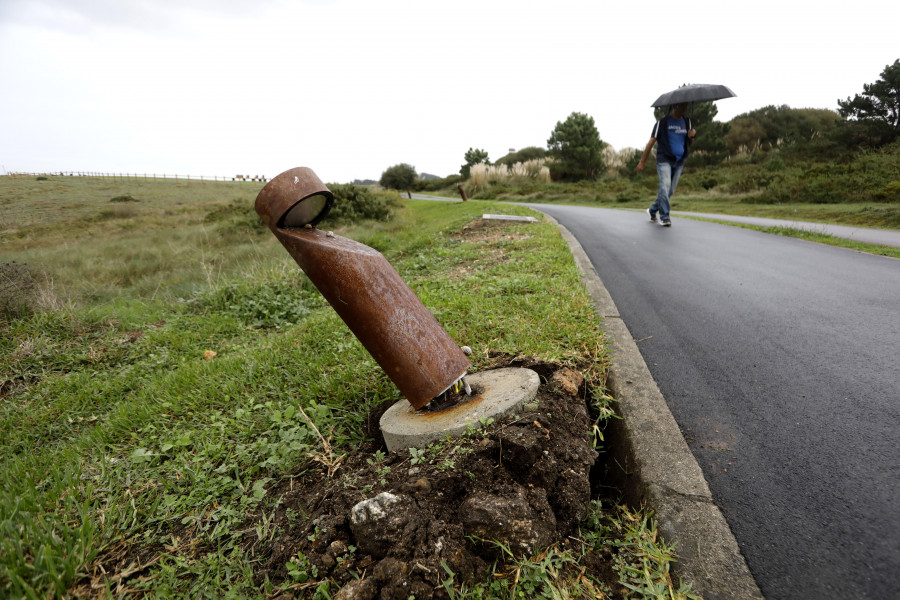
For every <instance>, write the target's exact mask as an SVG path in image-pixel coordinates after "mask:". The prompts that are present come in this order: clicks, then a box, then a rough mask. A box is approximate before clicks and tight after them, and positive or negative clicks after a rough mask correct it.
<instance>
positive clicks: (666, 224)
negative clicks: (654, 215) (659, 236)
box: [659, 219, 672, 227]
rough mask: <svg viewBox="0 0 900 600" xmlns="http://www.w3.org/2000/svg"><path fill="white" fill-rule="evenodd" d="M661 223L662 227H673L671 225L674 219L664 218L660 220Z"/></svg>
mask: <svg viewBox="0 0 900 600" xmlns="http://www.w3.org/2000/svg"><path fill="white" fill-rule="evenodd" d="M659 224H660V225H661V226H662V227H671V226H672V221H670V220H669V219H662V220H661V221H660V222H659Z"/></svg>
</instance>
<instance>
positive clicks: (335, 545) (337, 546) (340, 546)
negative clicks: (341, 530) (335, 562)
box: [327, 540, 349, 558]
mask: <svg viewBox="0 0 900 600" xmlns="http://www.w3.org/2000/svg"><path fill="white" fill-rule="evenodd" d="M348 550H349V549H348V548H347V544H345V543H344V542H342V541H341V540H335V541H333V542H331V544H330V545H329V546H328V551H327V552H328V554H330V555H331V556H333V557H335V558H337V557H338V556H343V555H345V554H347V551H348Z"/></svg>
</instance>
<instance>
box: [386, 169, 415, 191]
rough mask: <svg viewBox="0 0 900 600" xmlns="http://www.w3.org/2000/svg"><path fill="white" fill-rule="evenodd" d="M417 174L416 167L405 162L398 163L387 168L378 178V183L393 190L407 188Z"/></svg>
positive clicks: (411, 184)
mask: <svg viewBox="0 0 900 600" xmlns="http://www.w3.org/2000/svg"><path fill="white" fill-rule="evenodd" d="M418 178H419V176H418V175H417V174H416V168H415V167H414V166H412V165H408V164H406V163H400V164H399V165H394V166H393V167H388V169H387V170H386V171H385V172H384V173H382V174H381V179H379V180H378V183H379V185H381V187H384V188H391V189H394V190H408V189H409V188H411V187H412V186H413V184H414V183H415V182H416V180H417V179H418Z"/></svg>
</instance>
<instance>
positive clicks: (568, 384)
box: [550, 367, 584, 396]
mask: <svg viewBox="0 0 900 600" xmlns="http://www.w3.org/2000/svg"><path fill="white" fill-rule="evenodd" d="M550 380H551V381H554V382H556V383H558V384H559V387H560V388H561V389H562V391H563V392H565V393H566V394H568V395H570V396H576V395H578V388H580V387H581V384H582V383H584V377H583V376H582V375H581V373H579V372H578V371H573V370H572V369H569V368H566V367H563V368H562V369H560V370H558V371H556V372H555V373H553V376H552V377H551V378H550Z"/></svg>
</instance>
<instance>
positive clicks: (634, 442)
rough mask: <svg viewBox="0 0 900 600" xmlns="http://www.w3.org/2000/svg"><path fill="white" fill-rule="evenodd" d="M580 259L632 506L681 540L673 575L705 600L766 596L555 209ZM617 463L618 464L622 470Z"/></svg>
mask: <svg viewBox="0 0 900 600" xmlns="http://www.w3.org/2000/svg"><path fill="white" fill-rule="evenodd" d="M544 216H545V217H547V219H548V220H549V221H550V222H552V223H553V224H555V225H556V226H557V227H558V228H559V230H560V232H561V233H562V236H563V238H564V239H565V240H566V242H567V243H568V244H569V249H570V250H571V251H572V255H573V256H574V258H575V264H576V265H578V268H579V270H580V271H581V274H582V279H583V281H584V284H585V286H586V287H587V291H588V293H589V294H590V296H591V298H592V299H593V301H594V307H595V310H596V312H597V314H598V315H599V316H600V318H601V319H603V329H604V331H605V332H606V336H607V339H608V341H609V342H610V350H611V354H612V363H611V366H610V372H609V376H608V380H607V385H608V387H609V390H610V392H611V393H612V395H613V397H615V398H616V400H618V402H617V403H616V405H617V411H618V413H619V416H621V417H622V418H621V419H613V422H612V423H611V426H610V431H608V434H607V441H608V445H609V446H610V447H611V448H612V458H613V461H612V462H611V464H613V465H616V467H613V468H612V469H611V473H610V475H611V477H612V478H613V480H614V482H616V483H617V484H618V485H620V486H621V487H622V489H623V490H625V494H626V500H627V501H628V502H629V503H630V504H631V505H632V506H640V505H642V504H644V505H647V506H649V507H650V508H651V509H652V510H653V511H654V513H655V517H656V520H657V524H658V527H659V531H660V533H661V534H662V535H663V537H664V538H665V539H666V540H668V541H669V542H677V546H676V552H677V554H678V562H677V563H675V564H674V565H673V567H672V574H673V575H674V576H675V577H676V578H677V577H680V578H681V579H683V580H684V581H685V582H686V583H690V584H691V585H692V587H693V592H694V593H697V594H700V595H702V596H703V598H704V599H705V600H717V599H737V598H762V597H763V595H762V593H761V592H760V590H759V587H758V586H757V585H756V581H755V580H754V579H753V576H752V575H751V574H750V570H749V569H748V568H747V563H746V561H745V560H744V557H743V555H742V554H741V551H740V548H739V547H738V544H737V540H735V538H734V535H733V534H732V533H731V529H730V528H729V526H728V523H727V522H726V521H725V517H724V515H723V514H722V512H721V511H720V510H719V508H718V506H716V504H715V502H714V501H713V498H712V493H711V492H710V490H709V486H707V484H706V479H705V478H704V477H703V471H702V470H701V469H700V466H699V465H698V464H697V461H696V460H695V459H694V455H693V454H692V453H691V451H690V449H689V448H688V445H687V443H686V442H685V441H684V437H683V436H682V434H681V430H680V429H679V427H678V424H677V423H676V422H675V418H674V417H673V416H672V413H671V412H670V411H669V407H668V405H667V404H666V401H665V399H664V398H663V396H662V393H661V392H660V391H659V388H658V387H657V385H656V382H655V381H654V380H653V376H652V375H651V374H650V370H649V369H648V368H647V365H646V364H645V363H644V359H643V357H642V356H641V353H640V351H639V350H638V348H637V344H636V343H635V342H634V339H633V338H632V337H631V334H630V333H629V331H628V327H626V326H625V322H624V321H623V320H622V318H621V316H620V315H619V311H618V309H617V308H616V305H615V303H614V302H613V300H612V297H610V295H609V292H608V291H607V290H606V288H605V287H604V285H603V282H602V281H601V280H600V278H599V277H598V276H597V272H596V271H595V270H594V266H593V264H591V261H590V259H589V258H588V257H587V254H585V252H584V249H583V248H582V247H581V244H579V243H578V240H576V239H575V237H574V236H573V235H572V234H571V232H570V231H569V230H568V229H566V228H565V227H564V226H562V225H560V224H559V223H558V222H557V221H556V220H555V219H553V218H552V217H550V216H549V215H546V214H545V215H544ZM617 467H618V468H617Z"/></svg>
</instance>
